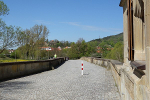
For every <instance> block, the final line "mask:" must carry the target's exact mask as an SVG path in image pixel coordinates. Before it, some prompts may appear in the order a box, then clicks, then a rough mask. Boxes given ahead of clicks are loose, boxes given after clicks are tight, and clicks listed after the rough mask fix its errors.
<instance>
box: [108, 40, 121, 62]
mask: <svg viewBox="0 0 150 100" xmlns="http://www.w3.org/2000/svg"><path fill="white" fill-rule="evenodd" d="M123 47H124V46H123V43H121V42H118V43H116V44H115V46H114V48H113V49H112V50H111V52H110V53H109V54H108V55H107V58H109V59H114V60H118V61H121V62H123V58H124V57H123Z"/></svg>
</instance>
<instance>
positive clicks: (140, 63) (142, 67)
mask: <svg viewBox="0 0 150 100" xmlns="http://www.w3.org/2000/svg"><path fill="white" fill-rule="evenodd" d="M131 66H132V67H133V68H135V69H140V70H145V69H146V61H141V60H136V61H132V62H131Z"/></svg>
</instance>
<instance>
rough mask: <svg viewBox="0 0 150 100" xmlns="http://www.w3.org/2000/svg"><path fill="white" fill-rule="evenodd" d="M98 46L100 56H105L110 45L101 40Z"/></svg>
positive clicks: (109, 49)
mask: <svg viewBox="0 0 150 100" xmlns="http://www.w3.org/2000/svg"><path fill="white" fill-rule="evenodd" d="M99 47H100V52H101V57H102V58H105V57H106V56H107V54H108V53H109V52H110V51H111V46H110V45H108V44H107V42H105V41H102V42H101V43H100V44H99Z"/></svg>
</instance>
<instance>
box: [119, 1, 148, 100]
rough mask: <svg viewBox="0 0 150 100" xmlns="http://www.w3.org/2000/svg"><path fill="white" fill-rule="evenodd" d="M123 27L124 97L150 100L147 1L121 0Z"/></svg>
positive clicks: (122, 83) (122, 76)
mask: <svg viewBox="0 0 150 100" xmlns="http://www.w3.org/2000/svg"><path fill="white" fill-rule="evenodd" d="M120 6H121V7H123V26H124V27H123V28H124V32H123V35H124V64H123V68H122V69H123V70H122V71H121V80H120V81H121V86H120V87H121V93H122V95H121V97H122V99H123V100H150V0H121V1H120Z"/></svg>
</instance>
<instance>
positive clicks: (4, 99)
mask: <svg viewBox="0 0 150 100" xmlns="http://www.w3.org/2000/svg"><path fill="white" fill-rule="evenodd" d="M81 62H82V61H81V60H69V61H67V62H66V63H64V64H63V65H61V66H60V67H59V68H57V69H55V70H51V71H46V72H42V73H39V74H35V75H30V76H27V77H23V78H18V79H13V80H9V81H6V82H1V83H0V100H121V99H120V95H119V93H118V89H117V87H116V86H115V82H114V79H113V76H112V74H111V72H110V71H107V70H106V69H105V68H103V67H100V66H97V65H94V64H91V63H88V62H85V61H83V63H84V75H83V76H82V75H81Z"/></svg>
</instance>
